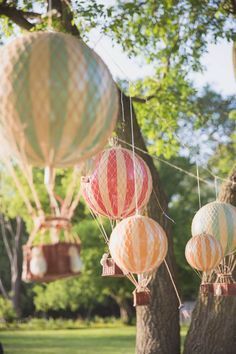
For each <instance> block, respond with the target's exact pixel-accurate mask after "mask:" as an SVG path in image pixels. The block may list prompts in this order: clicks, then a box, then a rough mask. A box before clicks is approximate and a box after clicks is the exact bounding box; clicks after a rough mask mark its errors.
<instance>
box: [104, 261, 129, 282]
mask: <svg viewBox="0 0 236 354" xmlns="http://www.w3.org/2000/svg"><path fill="white" fill-rule="evenodd" d="M102 276H103V277H116V278H122V277H124V273H123V271H122V270H121V269H120V268H119V267H118V265H117V264H116V263H115V261H114V260H113V259H112V258H107V259H106V260H105V261H104V262H103V264H102Z"/></svg>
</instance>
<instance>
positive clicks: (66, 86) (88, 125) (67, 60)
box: [0, 32, 119, 167]
mask: <svg viewBox="0 0 236 354" xmlns="http://www.w3.org/2000/svg"><path fill="white" fill-rule="evenodd" d="M0 72H1V73H2V75H1V85H2V86H3V87H5V88H6V87H7V90H5V91H4V90H0V112H1V117H0V120H1V124H2V125H3V129H4V131H5V135H6V136H7V138H8V140H9V143H10V145H12V146H13V147H14V148H15V150H16V153H17V154H18V155H19V154H22V153H23V154H24V155H25V156H26V157H27V159H28V161H29V163H30V164H33V165H36V166H48V165H52V166H54V167H66V166H71V165H74V164H76V163H79V162H81V161H83V160H85V159H87V158H88V157H90V156H92V155H94V154H95V153H97V152H98V151H99V150H101V149H102V148H103V146H104V145H105V144H106V141H107V138H108V137H109V135H110V133H111V131H112V130H113V129H114V126H115V122H116V118H117V113H118V106H119V105H118V93H117V89H116V87H115V84H114V82H113V80H112V77H111V75H110V73H109V71H108V69H107V67H106V65H105V64H104V63H103V61H102V60H101V59H100V58H99V57H98V55H96V53H94V52H93V51H92V50H91V49H89V48H88V47H87V46H86V45H85V44H84V43H83V42H82V41H80V40H78V39H77V38H75V37H73V36H71V35H68V34H64V33H53V32H50V33H46V32H38V33H31V34H28V35H26V36H21V37H19V38H17V39H15V40H14V41H12V42H11V43H10V44H8V45H6V46H5V47H4V50H3V56H2V60H1V63H0ZM19 135H21V138H22V139H19ZM21 141H23V144H21V145H19V144H20V142H21Z"/></svg>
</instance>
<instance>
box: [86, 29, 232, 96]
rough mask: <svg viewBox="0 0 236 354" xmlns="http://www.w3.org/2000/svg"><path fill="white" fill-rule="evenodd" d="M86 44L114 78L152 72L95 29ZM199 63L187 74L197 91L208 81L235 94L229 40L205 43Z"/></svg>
mask: <svg viewBox="0 0 236 354" xmlns="http://www.w3.org/2000/svg"><path fill="white" fill-rule="evenodd" d="M89 45H90V46H91V47H92V48H94V50H95V51H96V52H97V53H98V54H99V55H100V56H101V57H102V59H103V60H104V61H105V63H106V64H107V65H108V67H109V69H110V71H111V73H112V74H113V76H114V78H115V79H117V78H121V79H126V80H129V81H131V82H132V81H133V80H135V79H138V78H142V77H145V76H148V75H152V73H153V69H152V67H151V66H148V65H147V64H145V63H143V62H140V60H138V59H129V58H128V56H127V55H126V54H125V53H124V52H123V51H122V48H121V47H120V46H119V45H115V46H114V45H113V44H112V42H111V40H110V39H109V38H108V37H106V36H101V35H100V34H99V33H98V32H97V31H96V30H93V31H92V32H91V35H90V41H89ZM202 64H203V66H204V68H205V70H204V72H203V73H194V74H192V75H191V79H192V80H193V81H194V83H195V85H196V87H197V88H199V90H200V89H201V87H203V86H205V85H206V84H210V85H211V86H212V88H214V89H215V90H216V91H217V92H220V93H222V94H223V95H225V96H226V95H234V94H235V93H236V81H235V78H234V73H233V63H232V44H231V43H228V42H227V41H223V40H222V41H220V42H219V43H218V44H217V45H213V44H209V45H208V52H207V53H206V54H205V55H204V56H203V58H202Z"/></svg>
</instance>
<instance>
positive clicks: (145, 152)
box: [118, 138, 213, 186]
mask: <svg viewBox="0 0 236 354" xmlns="http://www.w3.org/2000/svg"><path fill="white" fill-rule="evenodd" d="M118 140H119V141H120V142H122V143H123V144H126V145H128V146H132V145H131V144H129V143H127V142H126V141H124V140H122V139H119V138H118ZM135 149H136V150H137V151H141V152H142V153H143V154H145V155H148V156H151V157H152V158H153V159H154V160H157V161H158V162H163V163H164V164H166V165H168V166H170V167H172V168H174V169H176V170H178V171H180V172H183V173H185V174H186V175H188V176H190V177H192V178H195V179H197V176H196V175H195V174H194V173H192V172H189V171H187V170H184V169H183V168H181V167H179V166H177V165H174V164H173V163H171V162H169V161H166V160H164V159H162V158H160V157H157V156H156V155H153V154H150V153H149V152H147V151H145V150H143V149H141V148H139V147H137V146H135ZM199 180H200V181H201V182H203V183H205V184H208V185H210V186H212V184H213V183H212V182H210V181H207V180H205V179H203V178H201V177H199Z"/></svg>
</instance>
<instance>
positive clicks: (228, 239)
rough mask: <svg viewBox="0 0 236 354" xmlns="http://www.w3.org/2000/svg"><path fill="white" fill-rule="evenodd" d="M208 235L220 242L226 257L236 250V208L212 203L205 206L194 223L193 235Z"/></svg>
mask: <svg viewBox="0 0 236 354" xmlns="http://www.w3.org/2000/svg"><path fill="white" fill-rule="evenodd" d="M202 233H207V234H210V235H213V236H214V237H216V239H217V240H219V241H220V243H221V246H222V249H223V252H224V255H227V254H229V253H231V252H233V251H235V249H236V208H235V207H234V206H232V205H230V204H227V203H221V202H212V203H208V204H206V205H205V206H203V207H202V208H201V209H200V210H199V211H198V212H197V213H196V215H195V216H194V218H193V221H192V235H193V236H195V235H199V234H202Z"/></svg>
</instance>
